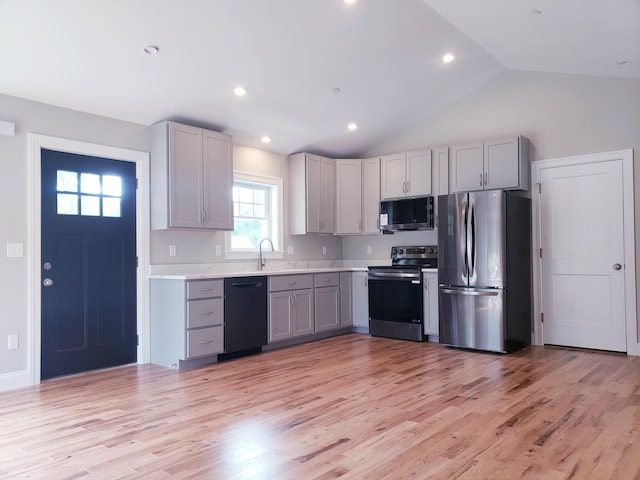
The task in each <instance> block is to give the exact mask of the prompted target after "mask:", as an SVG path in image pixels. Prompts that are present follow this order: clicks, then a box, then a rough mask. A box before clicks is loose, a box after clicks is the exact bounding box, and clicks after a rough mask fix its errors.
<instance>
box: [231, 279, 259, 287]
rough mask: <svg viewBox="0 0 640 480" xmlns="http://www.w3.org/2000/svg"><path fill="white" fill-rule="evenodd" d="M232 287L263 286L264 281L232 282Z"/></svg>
mask: <svg viewBox="0 0 640 480" xmlns="http://www.w3.org/2000/svg"><path fill="white" fill-rule="evenodd" d="M231 286H232V287H238V288H248V287H261V286H262V282H261V281H260V282H238V283H232V284H231Z"/></svg>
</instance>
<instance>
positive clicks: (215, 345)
mask: <svg viewBox="0 0 640 480" xmlns="http://www.w3.org/2000/svg"><path fill="white" fill-rule="evenodd" d="M223 351H224V326H223V325H218V326H216V327H207V328H200V329H198V330H189V331H188V332H187V358H194V357H202V356H204V355H215V354H217V353H222V352H223Z"/></svg>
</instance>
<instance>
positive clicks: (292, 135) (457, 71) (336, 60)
mask: <svg viewBox="0 0 640 480" xmlns="http://www.w3.org/2000/svg"><path fill="white" fill-rule="evenodd" d="M146 46H155V47H157V48H158V52H157V53H156V54H148V53H145V51H144V48H145V47H146ZM446 53H451V54H453V55H454V56H455V59H454V60H453V61H452V62H450V63H444V62H443V61H442V58H443V55H444V54H446ZM626 62H630V63H626ZM506 69H517V70H535V71H544V72H562V73H572V74H584V75H601V76H612V77H628V78H634V79H640V2H638V1H637V0H608V1H606V2H605V1H601V0H563V1H558V0H527V1H522V0H518V1H514V0H483V1H477V0H393V1H391V0H356V1H355V2H353V3H350V4H348V3H346V2H345V1H344V0H181V1H179V2H178V1H175V0H91V1H87V0H28V1H25V0H0V72H1V73H0V93H2V94H7V95H12V96H17V97H22V98H26V99H31V100H36V101H40V102H44V103H49V104H53V105H57V106H61V107H66V108H70V109H75V110H81V111H85V112H90V113H94V114H98V115H103V116H107V117H113V118H117V119H121V120H126V121H131V122H136V123H140V124H144V125H150V124H153V123H155V122H157V121H160V120H164V119H174V120H178V121H184V122H188V123H194V124H199V125H202V126H206V127H209V128H213V129H217V130H220V131H224V132H225V133H229V134H231V135H233V136H234V140H235V141H236V142H237V143H240V144H244V145H250V146H256V147H259V148H265V149H267V150H271V151H274V152H278V153H283V154H289V153H293V152H296V151H303V150H307V151H315V152H318V153H326V154H329V155H332V156H336V157H340V156H345V157H346V156H354V155H359V154H361V153H363V152H366V151H367V150H369V149H371V148H372V147H374V146H375V145H376V144H378V143H380V142H382V141H384V140H385V139H386V138H389V137H390V136H393V135H394V134H397V133H399V132H401V131H403V130H404V129H406V128H408V127H410V126H412V125H414V124H415V123H416V122H418V121H419V120H420V119H424V118H425V117H428V116H429V115H431V114H435V113H437V112H438V111H439V110H441V109H442V108H445V107H446V106H447V105H448V104H450V103H451V102H453V101H455V100H457V99H459V98H461V97H464V96H465V95H468V94H469V93H471V92H473V91H474V90H475V89H477V88H479V87H480V86H482V85H484V84H485V83H486V82H488V81H490V80H491V79H492V78H494V77H495V76H497V75H499V74H500V73H501V72H503V71H504V70H506ZM237 86H243V87H245V88H246V90H247V93H246V95H244V96H243V97H238V96H236V95H234V88H235V87H237ZM8 120H10V119H8ZM351 122H353V123H356V124H357V126H358V128H357V129H356V130H353V131H350V130H349V129H348V128H347V125H348V124H349V123H351ZM265 135H266V136H270V137H271V143H269V144H263V143H261V140H260V139H261V137H263V136H265Z"/></svg>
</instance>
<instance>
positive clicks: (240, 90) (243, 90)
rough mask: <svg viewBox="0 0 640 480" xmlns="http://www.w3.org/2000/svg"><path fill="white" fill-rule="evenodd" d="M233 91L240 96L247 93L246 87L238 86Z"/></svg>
mask: <svg viewBox="0 0 640 480" xmlns="http://www.w3.org/2000/svg"><path fill="white" fill-rule="evenodd" d="M233 93H235V94H236V95H237V96H238V97H244V96H245V95H246V94H247V89H246V88H244V87H236V88H234V89H233Z"/></svg>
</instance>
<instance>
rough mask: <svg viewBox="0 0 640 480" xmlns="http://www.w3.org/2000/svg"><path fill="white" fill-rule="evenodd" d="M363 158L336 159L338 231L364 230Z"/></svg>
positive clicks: (359, 231) (348, 232) (338, 232)
mask: <svg viewBox="0 0 640 480" xmlns="http://www.w3.org/2000/svg"><path fill="white" fill-rule="evenodd" d="M362 183H363V177H362V160H350V159H345V160H336V207H337V208H336V233H337V234H338V235H345V234H358V233H361V232H362Z"/></svg>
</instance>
